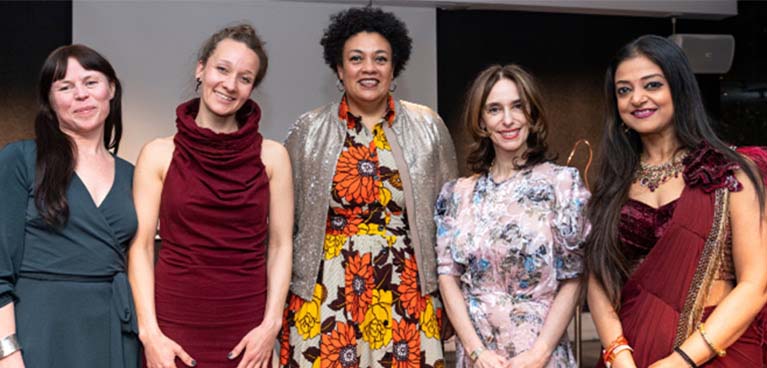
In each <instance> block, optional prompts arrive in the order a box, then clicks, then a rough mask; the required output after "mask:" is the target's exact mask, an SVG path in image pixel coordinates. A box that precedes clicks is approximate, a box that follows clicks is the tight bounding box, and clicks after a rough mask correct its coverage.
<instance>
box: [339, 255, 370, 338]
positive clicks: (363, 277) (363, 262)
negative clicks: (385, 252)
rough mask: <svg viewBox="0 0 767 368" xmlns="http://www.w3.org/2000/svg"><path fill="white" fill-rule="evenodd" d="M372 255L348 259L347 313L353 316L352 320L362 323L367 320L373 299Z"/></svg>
mask: <svg viewBox="0 0 767 368" xmlns="http://www.w3.org/2000/svg"><path fill="white" fill-rule="evenodd" d="M370 257H371V255H370V253H365V254H364V255H363V256H362V257H360V255H359V253H355V254H353V255H352V256H350V257H349V258H348V259H347V262H348V264H347V265H346V284H345V287H344V295H346V311H347V312H348V313H349V314H351V316H352V320H353V321H354V322H357V323H362V321H363V320H365V312H367V310H368V306H370V301H371V300H372V299H373V286H374V280H373V266H372V265H371V264H370Z"/></svg>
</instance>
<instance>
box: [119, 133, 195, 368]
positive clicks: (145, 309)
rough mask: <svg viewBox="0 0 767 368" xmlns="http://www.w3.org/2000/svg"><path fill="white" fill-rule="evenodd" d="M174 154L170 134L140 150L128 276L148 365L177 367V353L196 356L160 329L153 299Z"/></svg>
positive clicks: (184, 357)
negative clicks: (162, 198)
mask: <svg viewBox="0 0 767 368" xmlns="http://www.w3.org/2000/svg"><path fill="white" fill-rule="evenodd" d="M172 157H173V142H172V140H171V139H170V138H163V139H157V140H154V141H152V142H150V143H148V144H146V145H145V146H144V148H142V149H141V153H140V154H139V158H138V162H137V163H136V169H135V171H134V175H133V201H134V204H135V207H136V215H137V216H138V230H137V231H136V235H135V236H134V238H133V242H132V243H131V245H130V248H129V250H128V279H129V280H130V283H131V288H132V290H133V299H134V301H135V304H136V315H137V317H138V325H139V339H140V340H141V343H142V344H143V345H144V350H145V351H144V354H145V355H146V358H147V365H148V366H149V367H150V368H154V367H163V368H164V367H175V364H174V363H173V360H174V359H175V357H176V356H178V357H179V358H181V360H182V361H184V363H186V364H187V365H189V366H193V365H194V364H193V360H192V358H191V357H189V355H188V354H187V353H186V352H184V351H183V349H182V348H181V347H180V346H178V344H176V343H175V342H174V341H172V340H170V339H168V338H167V337H166V336H165V335H163V333H162V331H160V327H159V325H158V324H157V314H156V311H155V301H154V236H155V232H156V231H157V219H158V216H159V212H160V196H161V194H162V186H163V180H164V179H165V173H166V171H167V169H168V166H169V165H170V161H171V158H172Z"/></svg>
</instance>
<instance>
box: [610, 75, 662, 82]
mask: <svg viewBox="0 0 767 368" xmlns="http://www.w3.org/2000/svg"><path fill="white" fill-rule="evenodd" d="M655 77H660V78H663V79H666V77H664V76H663V74H660V73H655V74H650V75H645V76H644V77H642V78H639V79H640V80H646V79H650V78H655ZM618 83H627V84H631V82H629V81H626V80H619V81H615V84H618Z"/></svg>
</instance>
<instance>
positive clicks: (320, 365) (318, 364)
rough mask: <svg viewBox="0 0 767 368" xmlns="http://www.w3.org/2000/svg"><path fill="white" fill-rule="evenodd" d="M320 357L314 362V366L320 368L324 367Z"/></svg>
mask: <svg viewBox="0 0 767 368" xmlns="http://www.w3.org/2000/svg"><path fill="white" fill-rule="evenodd" d="M320 360H321V359H320V357H317V359H314V363H312V368H320V367H322V364H321V363H320Z"/></svg>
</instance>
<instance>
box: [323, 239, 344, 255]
mask: <svg viewBox="0 0 767 368" xmlns="http://www.w3.org/2000/svg"><path fill="white" fill-rule="evenodd" d="M344 244H346V235H342V234H339V235H332V234H325V243H324V244H323V246H322V247H323V249H324V250H325V259H331V258H333V257H336V256H338V255H339V254H341V249H343V247H344Z"/></svg>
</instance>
